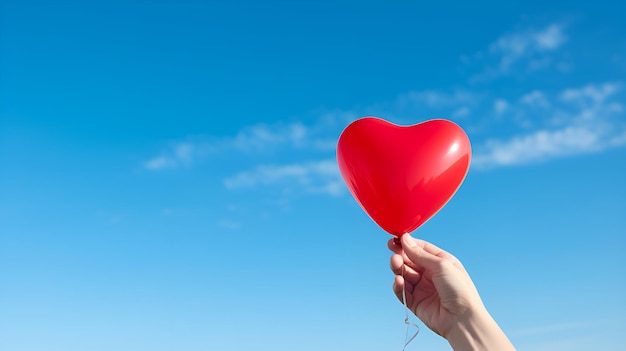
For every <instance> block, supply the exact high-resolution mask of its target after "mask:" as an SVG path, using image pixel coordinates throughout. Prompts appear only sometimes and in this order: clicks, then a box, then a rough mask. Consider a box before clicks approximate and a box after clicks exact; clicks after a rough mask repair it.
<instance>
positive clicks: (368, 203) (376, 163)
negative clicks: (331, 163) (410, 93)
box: [337, 117, 472, 236]
mask: <svg viewBox="0 0 626 351" xmlns="http://www.w3.org/2000/svg"><path fill="white" fill-rule="evenodd" d="M471 153H472V150H471V146H470V141H469V139H468V137H467V135H466V134H465V132H464V131H463V129H461V127H459V126H458V125H456V124H454V123H453V122H450V121H447V120H442V119H437V120H431V121H426V122H423V123H420V124H416V125H412V126H406V127H404V126H398V125H395V124H392V123H389V122H387V121H385V120H382V119H379V118H374V117H366V118H361V119H358V120H356V121H354V122H352V123H351V124H350V125H348V126H347V127H346V129H345V130H344V131H343V133H341V136H340V137H339V142H338V144H337V162H338V163H339V169H340V171H341V175H342V176H343V179H344V181H345V182H346V184H347V186H348V189H350V192H351V193H352V195H353V196H354V198H355V199H356V200H357V202H358V203H359V205H361V207H362V208H363V209H364V210H365V212H366V213H367V214H368V215H369V216H370V217H371V218H372V219H373V220H374V222H376V223H377V224H378V225H379V226H380V227H381V228H383V229H384V230H385V231H387V232H389V233H390V234H393V235H396V236H402V235H403V234H405V233H409V232H412V231H413V230H415V229H417V228H418V227H419V226H420V225H422V224H423V223H424V222H426V221H427V220H428V219H430V218H431V217H432V216H433V215H434V214H435V213H437V211H439V210H440V209H441V208H442V207H443V206H444V205H445V204H446V203H447V202H448V200H450V198H452V196H453V195H454V193H455V192H456V191H457V189H458V188H459V187H460V186H461V183H463V179H465V176H466V175H467V171H468V169H469V165H470V159H471Z"/></svg>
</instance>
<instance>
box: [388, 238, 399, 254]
mask: <svg viewBox="0 0 626 351" xmlns="http://www.w3.org/2000/svg"><path fill="white" fill-rule="evenodd" d="M387 247H388V248H389V250H391V251H393V252H394V253H397V254H401V253H402V245H401V244H400V239H398V238H392V239H389V241H388V242H387Z"/></svg>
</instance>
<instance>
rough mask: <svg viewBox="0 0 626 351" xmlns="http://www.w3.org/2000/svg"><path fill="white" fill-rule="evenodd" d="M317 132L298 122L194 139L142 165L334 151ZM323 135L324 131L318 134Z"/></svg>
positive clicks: (149, 167)
mask: <svg viewBox="0 0 626 351" xmlns="http://www.w3.org/2000/svg"><path fill="white" fill-rule="evenodd" d="M319 129H320V128H314V127H310V126H305V125H304V124H303V123H301V122H294V123H290V124H283V123H275V124H271V125H269V124H263V123H260V124H256V125H251V126H246V127H244V128H242V129H241V130H240V131H239V132H237V134H236V135H235V136H233V137H224V138H215V137H212V138H211V137H207V136H196V137H190V138H187V139H186V140H184V141H178V142H174V143H171V144H170V145H169V146H168V147H167V148H165V150H163V151H162V152H161V153H160V154H158V155H156V156H154V157H152V158H150V159H148V160H147V161H145V162H143V163H142V166H143V168H145V169H147V170H150V171H159V170H164V169H168V168H169V169H172V168H179V167H181V166H190V165H191V164H193V163H194V162H195V161H197V160H200V159H203V158H205V157H207V156H209V155H212V154H218V153H224V152H235V151H236V152H244V153H262V152H270V151H275V150H277V149H279V148H284V147H285V146H287V147H288V148H290V149H294V148H309V149H313V150H320V151H324V150H329V149H334V147H335V141H331V140H329V139H327V138H324V137H323V136H318V135H315V134H316V133H317V134H319V133H320V130H319ZM322 132H325V131H322Z"/></svg>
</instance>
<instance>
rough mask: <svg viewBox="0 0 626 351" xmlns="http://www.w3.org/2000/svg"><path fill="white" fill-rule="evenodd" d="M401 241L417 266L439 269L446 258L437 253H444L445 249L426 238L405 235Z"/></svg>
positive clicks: (406, 253) (406, 252)
mask: <svg viewBox="0 0 626 351" xmlns="http://www.w3.org/2000/svg"><path fill="white" fill-rule="evenodd" d="M401 241H402V248H403V251H404V254H405V255H406V256H407V257H408V258H409V259H410V260H411V261H412V262H413V263H415V264H416V265H417V266H419V267H423V268H425V269H428V270H430V271H433V270H437V269H438V268H439V267H440V266H441V261H442V260H443V259H444V258H443V257H440V256H438V255H437V254H442V252H445V251H443V250H441V249H439V248H438V247H436V246H435V245H432V244H430V243H427V242H426V241H424V240H416V239H413V238H412V237H411V236H409V235H403V236H402V238H401ZM427 244H428V245H427ZM426 247H428V250H427V249H426Z"/></svg>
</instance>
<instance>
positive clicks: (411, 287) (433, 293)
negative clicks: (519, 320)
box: [388, 234, 514, 350]
mask: <svg viewBox="0 0 626 351" xmlns="http://www.w3.org/2000/svg"><path fill="white" fill-rule="evenodd" d="M388 246H389V248H390V249H391V250H392V251H393V252H394V253H395V254H394V255H393V256H391V270H392V271H393V272H394V273H395V275H396V276H395V280H394V284H393V291H394V293H395V294H396V296H397V297H398V299H400V301H402V291H403V289H404V290H405V295H406V304H407V307H408V308H409V309H410V310H411V311H413V313H415V315H416V316H417V317H419V319H420V320H421V321H422V322H423V323H424V324H426V326H427V327H429V328H430V329H431V330H433V331H434V332H435V333H437V334H439V335H441V336H443V337H444V338H446V339H447V340H448V342H449V343H450V344H451V345H452V347H453V349H455V350H476V349H480V350H514V347H513V345H512V344H511V343H510V342H509V340H508V339H507V338H506V336H505V335H504V333H503V332H502V330H501V329H500V327H499V326H498V325H497V324H496V323H495V321H494V320H493V319H492V318H491V316H490V315H489V313H488V312H487V310H486V309H485V307H484V305H483V303H482V301H481V299H480V296H479V294H478V291H477V290H476V287H475V286H474V283H473V282H472V279H471V278H470V276H469V274H468V273H467V271H466V270H465V268H464V267H463V265H462V264H461V262H460V261H459V260H458V259H457V258H456V257H454V256H452V255H451V254H449V253H447V252H446V251H444V250H442V249H440V248H438V247H437V246H435V245H433V244H431V243H428V242H426V241H423V240H419V239H414V238H412V237H411V236H409V235H408V234H405V235H403V236H402V238H401V240H398V239H395V238H394V239H391V240H389V243H388ZM403 270H404V272H403Z"/></svg>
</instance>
